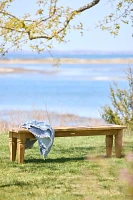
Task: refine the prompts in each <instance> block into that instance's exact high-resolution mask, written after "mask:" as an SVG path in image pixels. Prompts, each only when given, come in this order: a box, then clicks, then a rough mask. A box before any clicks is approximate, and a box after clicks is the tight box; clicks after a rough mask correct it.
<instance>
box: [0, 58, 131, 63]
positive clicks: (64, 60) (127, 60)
mask: <svg viewBox="0 0 133 200" xmlns="http://www.w3.org/2000/svg"><path fill="white" fill-rule="evenodd" d="M58 61H59V63H61V64H133V58H112V59H77V58H60V59H56V58H55V59H53V58H45V59H0V64H54V63H55V62H58Z"/></svg>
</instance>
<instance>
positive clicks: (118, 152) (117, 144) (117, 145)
mask: <svg viewBox="0 0 133 200" xmlns="http://www.w3.org/2000/svg"><path fill="white" fill-rule="evenodd" d="M122 136H123V130H118V134H117V135H115V154H116V157H117V158H121V152H122Z"/></svg>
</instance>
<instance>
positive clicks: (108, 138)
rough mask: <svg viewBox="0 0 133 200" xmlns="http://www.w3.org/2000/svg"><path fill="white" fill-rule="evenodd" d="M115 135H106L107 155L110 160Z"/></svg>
mask: <svg viewBox="0 0 133 200" xmlns="http://www.w3.org/2000/svg"><path fill="white" fill-rule="evenodd" d="M112 146H113V135H106V154H107V157H108V158H111V156H112Z"/></svg>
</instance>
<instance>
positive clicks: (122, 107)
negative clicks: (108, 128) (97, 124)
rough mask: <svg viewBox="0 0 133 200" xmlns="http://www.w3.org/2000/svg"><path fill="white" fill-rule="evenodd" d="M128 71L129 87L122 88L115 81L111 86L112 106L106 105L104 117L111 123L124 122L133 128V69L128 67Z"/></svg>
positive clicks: (102, 114) (123, 123) (103, 112)
mask: <svg viewBox="0 0 133 200" xmlns="http://www.w3.org/2000/svg"><path fill="white" fill-rule="evenodd" d="M125 73H126V75H127V76H126V77H127V82H128V88H127V89H121V88H119V86H118V84H117V83H116V82H115V83H114V87H113V86H110V99H111V106H109V105H105V106H104V107H103V111H102V113H101V116H102V118H103V119H104V120H105V121H106V122H107V123H110V124H122V125H126V126H127V127H128V128H130V129H133V71H132V68H131V67H128V69H127V71H126V72H125Z"/></svg>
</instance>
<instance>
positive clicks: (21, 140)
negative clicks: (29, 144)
mask: <svg viewBox="0 0 133 200" xmlns="http://www.w3.org/2000/svg"><path fill="white" fill-rule="evenodd" d="M25 141H26V139H25V135H22V134H20V136H19V138H18V141H17V145H18V146H17V148H18V163H21V164H22V163H23V162H24V153H25Z"/></svg>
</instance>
